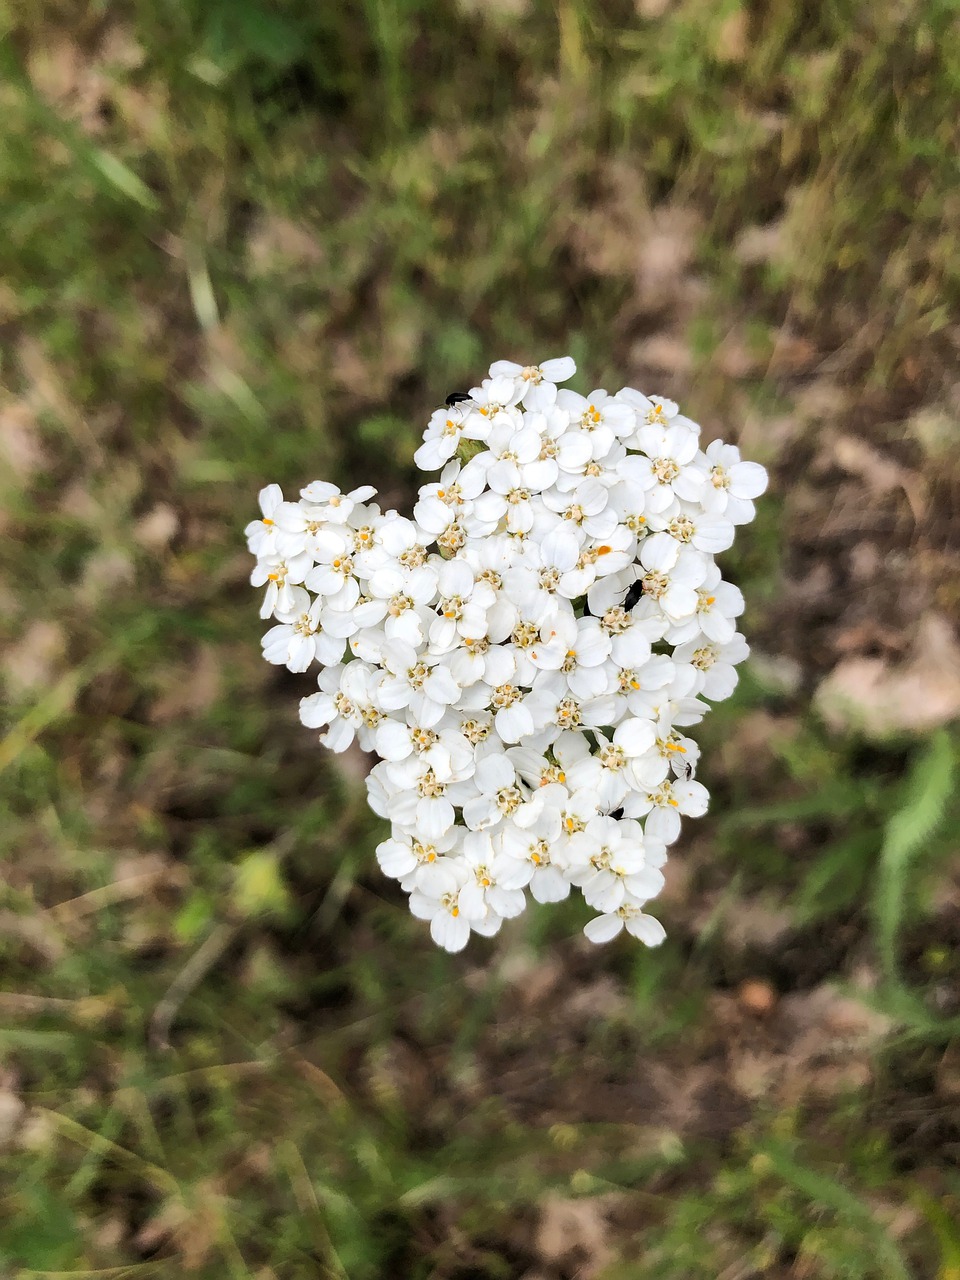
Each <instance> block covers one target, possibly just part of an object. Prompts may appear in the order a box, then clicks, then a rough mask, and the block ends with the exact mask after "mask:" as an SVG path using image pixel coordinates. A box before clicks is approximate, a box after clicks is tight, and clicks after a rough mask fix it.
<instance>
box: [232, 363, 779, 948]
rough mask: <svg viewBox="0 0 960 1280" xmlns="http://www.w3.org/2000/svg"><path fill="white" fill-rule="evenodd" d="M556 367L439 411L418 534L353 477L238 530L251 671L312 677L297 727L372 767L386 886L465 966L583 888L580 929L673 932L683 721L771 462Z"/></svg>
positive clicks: (693, 811)
mask: <svg viewBox="0 0 960 1280" xmlns="http://www.w3.org/2000/svg"><path fill="white" fill-rule="evenodd" d="M574 372H575V365H574V362H573V360H571V359H569V358H564V359H558V360H548V361H546V362H545V363H544V364H542V365H539V366H526V367H524V366H521V365H519V364H513V363H511V362H508V361H498V362H497V363H496V364H494V365H492V366H491V368H490V376H489V377H488V378H487V379H485V380H484V381H483V382H482V383H481V385H480V386H479V387H474V388H473V389H472V390H471V391H470V393H469V395H466V394H464V395H457V394H454V395H451V396H450V397H449V398H448V404H447V406H446V407H444V408H441V409H438V410H437V411H436V412H435V413H434V414H433V415H432V417H431V419H430V423H429V425H428V427H427V430H426V433H425V435H424V441H423V444H422V445H421V447H420V448H419V449H418V450H417V452H416V455H415V458H416V462H417V464H418V465H419V466H420V468H421V469H423V470H426V471H439V472H440V476H439V480H437V481H435V482H433V483H430V484H425V485H424V486H423V487H422V488H421V489H420V494H419V500H418V502H417V503H416V506H415V507H414V511H413V519H408V518H406V517H405V516H402V515H400V514H399V513H398V512H397V511H393V510H391V511H385V512H384V511H381V510H380V508H379V506H378V505H377V504H376V503H373V502H371V501H370V499H372V498H373V496H374V494H375V490H374V489H372V488H370V487H369V486H364V487H363V488H360V489H354V490H353V491H352V492H351V493H341V492H340V490H339V489H338V488H336V486H334V485H332V484H327V483H325V482H322V481H317V482H315V483H313V484H310V485H308V486H307V487H306V488H305V489H301V491H300V498H299V501H297V502H286V501H284V500H283V495H282V493H281V491H280V488H279V487H278V486H277V485H269V486H268V487H267V488H265V489H264V490H262V492H261V494H260V507H261V510H262V513H263V518H262V519H260V520H255V521H253V522H252V523H251V524H250V525H248V527H247V530H246V533H247V537H248V540H249V546H250V550H251V551H252V552H253V554H254V555H255V556H256V558H257V564H256V568H255V569H254V571H253V575H252V578H251V581H252V583H253V585H254V586H266V597H265V599H264V602H263V608H262V609H261V612H260V616H261V617H262V618H271V617H272V618H274V619H275V625H274V626H272V627H271V628H270V630H269V631H268V632H267V634H266V635H265V636H264V638H263V651H264V656H265V657H266V659H267V661H268V662H273V663H277V664H283V665H286V666H287V667H289V668H290V670H291V671H306V670H307V668H308V667H309V666H310V665H311V664H312V663H313V662H318V663H319V664H320V665H321V668H322V670H321V671H320V675H319V679H318V684H319V692H318V693H314V694H312V695H311V696H310V697H306V698H304V699H303V700H302V702H301V704H300V714H301V719H302V720H303V723H304V724H306V725H308V726H310V727H311V728H321V729H323V730H324V732H323V733H321V736H320V741H321V742H323V743H324V744H325V745H326V746H328V747H330V748H331V749H332V750H334V751H343V750H344V749H345V748H346V747H348V746H349V745H350V744H351V743H352V742H353V740H354V738H355V737H356V739H357V741H358V742H359V745H360V747H361V748H363V749H364V750H366V751H372V752H375V753H376V754H377V755H378V756H379V757H380V761H379V763H378V764H376V765H375V766H374V768H373V769H372V771H371V773H370V775H369V778H368V780H367V787H368V791H369V797H370V805H371V807H372V808H373V809H374V811H375V812H376V813H377V814H379V815H381V816H382V817H384V818H387V819H389V821H390V824H391V835H390V838H389V839H388V840H385V841H383V843H382V844H380V845H379V846H378V848H377V858H378V860H379V863H380V866H381V868H382V869H383V871H384V872H385V873H386V874H387V875H388V876H392V877H395V878H396V879H398V880H399V882H400V884H401V885H402V887H403V888H404V889H405V890H406V891H407V892H408V893H409V895H410V909H411V911H412V912H413V913H414V915H416V916H418V917H420V918H421V919H424V920H429V921H430V931H431V934H432V936H433V938H434V940H435V941H436V942H437V943H438V944H439V945H440V946H442V947H445V948H446V949H447V950H449V951H459V950H460V949H461V948H462V947H464V946H465V945H466V943H467V940H468V938H469V936H470V933H471V931H473V932H476V933H481V934H485V935H491V934H494V933H496V932H497V930H498V929H499V928H500V925H501V923H502V921H503V920H504V919H505V918H507V917H510V916H515V915H517V914H519V913H520V912H521V911H522V910H523V909H524V906H525V904H526V890H528V889H529V891H530V893H531V894H532V895H533V897H534V898H535V899H536V900H537V901H538V902H557V901H560V900H561V899H563V898H566V897H567V896H568V894H569V893H570V890H571V887H573V886H575V887H576V888H578V889H579V890H580V891H581V893H582V894H583V896H584V898H585V899H586V901H587V903H588V904H589V905H590V906H591V907H593V908H594V909H595V910H596V911H597V912H598V913H599V914H598V915H597V917H596V918H595V919H593V920H591V921H590V923H589V924H588V925H587V926H586V928H585V930H584V932H585V933H586V935H587V937H588V938H590V939H591V940H592V941H594V942H604V941H606V940H608V939H610V938H612V937H614V936H615V935H616V934H617V933H619V932H620V930H621V929H624V928H625V929H626V930H627V931H628V932H629V933H631V934H633V935H634V936H635V937H637V938H639V939H641V940H642V941H643V942H645V943H647V944H648V945H650V946H655V945H656V944H657V943H659V942H661V941H662V940H663V937H664V930H663V927H662V925H661V924H660V922H659V921H658V920H656V919H655V918H654V917H653V916H651V915H648V914H647V913H646V912H645V910H644V907H645V905H646V904H647V903H648V902H649V901H650V899H652V898H654V897H656V895H657V893H658V892H659V890H660V888H661V886H662V885H663V875H662V872H661V870H660V868H661V867H662V866H663V864H664V862H665V861H666V856H667V847H668V845H670V844H671V843H672V842H673V841H675V840H676V839H677V836H678V834H679V832H680V815H681V814H686V815H690V816H694V817H695V816H697V815H700V814H702V813H704V812H705V811H706V808H707V800H708V795H707V791H706V789H705V788H704V787H703V786H702V785H701V784H700V783H699V782H695V781H694V780H693V775H694V772H695V768H696V761H697V755H698V750H697V746H696V744H695V743H694V742H693V740H692V739H691V738H689V737H687V736H686V734H685V730H686V729H687V728H688V727H689V726H690V725H694V724H696V723H698V722H699V721H700V719H701V718H702V717H703V715H704V713H705V712H706V711H707V709H708V707H707V703H706V702H705V701H704V699H707V700H710V701H716V700H718V699H721V698H727V697H729V696H730V694H731V693H732V692H733V689H734V686H735V684H736V681H737V675H736V670H735V667H736V664H737V663H739V662H742V661H743V660H744V658H746V656H747V654H748V648H747V644H746V642H745V640H744V638H743V636H741V635H740V634H739V633H738V632H737V629H736V619H737V618H738V617H739V615H740V614H741V612H742V611H743V597H742V595H741V593H740V591H739V590H738V589H737V588H736V587H735V586H733V585H732V584H731V583H728V582H724V581H723V580H722V579H721V576H720V571H719V569H718V568H717V566H716V564H715V563H714V558H713V557H714V555H715V554H716V553H717V552H720V551H723V550H725V549H726V548H727V547H729V546H730V544H731V543H732V542H733V537H734V528H735V526H736V525H738V524H744V523H746V522H747V521H749V520H751V519H752V518H753V515H754V506H753V501H752V500H753V499H754V498H756V497H758V496H759V495H760V494H761V493H762V492H763V490H764V488H765V487H766V482H767V476H766V472H765V471H764V469H763V467H761V466H758V465H757V464H756V463H752V462H742V461H741V460H740V454H739V452H738V450H737V449H736V448H734V447H733V446H731V445H725V444H722V443H720V442H716V443H713V444H710V445H709V446H708V447H707V449H706V450H702V449H701V448H700V441H699V428H698V427H697V425H696V423H694V422H692V421H690V419H689V418H685V417H683V416H682V415H681V414H680V413H679V412H678V409H677V406H676V405H675V404H674V403H673V402H672V401H670V400H665V399H662V398H660V397H659V396H651V397H648V396H645V395H641V393H640V392H639V391H635V390H633V388H630V387H627V388H624V389H623V390H622V391H619V392H617V394H616V395H613V396H611V395H608V394H607V392H605V391H594V392H592V393H591V394H590V395H589V396H581V395H578V394H577V393H576V392H574V391H569V390H559V389H558V387H557V384H558V383H561V382H565V381H566V380H567V379H568V378H570V377H571V376H572V374H573V373H574Z"/></svg>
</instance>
